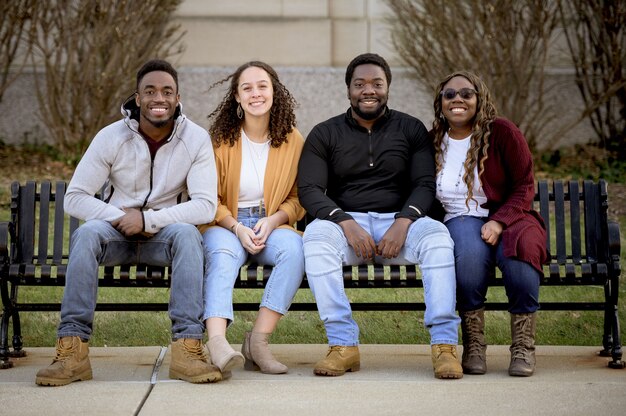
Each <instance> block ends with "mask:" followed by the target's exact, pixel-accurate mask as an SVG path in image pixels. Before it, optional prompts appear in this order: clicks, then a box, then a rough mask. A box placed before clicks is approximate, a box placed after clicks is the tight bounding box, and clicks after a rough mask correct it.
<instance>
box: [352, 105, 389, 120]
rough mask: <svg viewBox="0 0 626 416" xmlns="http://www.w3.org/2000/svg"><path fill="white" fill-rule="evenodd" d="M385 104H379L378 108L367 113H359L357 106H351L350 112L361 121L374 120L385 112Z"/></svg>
mask: <svg viewBox="0 0 626 416" xmlns="http://www.w3.org/2000/svg"><path fill="white" fill-rule="evenodd" d="M386 104H387V103H386V102H381V103H380V106H379V107H378V108H377V109H375V110H374V111H368V112H364V111H361V109H360V108H359V106H358V105H351V107H352V111H354V112H355V113H356V115H358V116H359V117H361V118H362V119H363V120H368V121H369V120H375V119H377V118H378V117H380V116H381V115H382V114H383V113H384V112H385V107H386V106H387V105H386Z"/></svg>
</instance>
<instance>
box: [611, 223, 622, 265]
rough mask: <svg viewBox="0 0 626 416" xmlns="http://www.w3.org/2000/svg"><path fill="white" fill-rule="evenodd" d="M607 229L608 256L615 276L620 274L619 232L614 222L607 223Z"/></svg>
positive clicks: (617, 224)
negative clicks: (615, 273)
mask: <svg viewBox="0 0 626 416" xmlns="http://www.w3.org/2000/svg"><path fill="white" fill-rule="evenodd" d="M608 229H609V256H610V258H611V262H612V263H613V269H614V270H615V271H616V272H617V275H618V276H619V274H620V269H621V266H620V262H619V260H620V253H621V249H622V246H621V242H620V232H619V223H617V222H615V221H609V222H608Z"/></svg>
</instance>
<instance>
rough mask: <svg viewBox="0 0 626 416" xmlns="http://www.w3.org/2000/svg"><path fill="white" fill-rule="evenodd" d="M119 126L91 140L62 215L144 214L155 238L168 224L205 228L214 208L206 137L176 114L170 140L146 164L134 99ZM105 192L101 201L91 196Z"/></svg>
mask: <svg viewBox="0 0 626 416" xmlns="http://www.w3.org/2000/svg"><path fill="white" fill-rule="evenodd" d="M122 114H123V115H124V116H125V118H124V119H123V120H119V121H117V122H115V123H113V124H110V125H108V126H107V127H105V128H103V129H102V130H100V131H99V132H98V134H96V136H95V137H94V139H93V140H92V142H91V144H90V145H89V148H88V149H87V151H86V152H85V154H84V155H83V157H82V159H81V161H80V162H79V163H78V166H77V167H76V170H75V171H74V175H73V177H72V180H71V181H70V184H69V186H68V188H67V192H66V195H65V203H64V208H65V211H66V212H67V213H68V214H70V215H72V216H74V217H76V218H79V219H83V220H87V221H88V220H94V219H99V220H104V221H114V220H116V219H118V218H120V217H122V216H123V215H124V211H122V209H121V208H138V209H141V210H142V211H143V214H144V220H145V228H144V231H145V232H148V233H156V232H158V231H159V230H160V229H162V228H163V227H165V226H166V225H169V224H173V223H188V224H194V225H199V224H206V223H209V222H211V221H213V218H214V216H215V210H216V207H217V174H216V170H215V158H214V155H213V147H212V145H211V140H210V138H209V134H208V132H207V131H206V130H205V129H203V128H202V127H200V126H198V125H197V124H195V123H194V122H192V121H191V120H189V119H188V118H187V117H185V116H184V115H183V113H182V104H179V107H178V108H177V110H176V116H175V117H176V120H175V126H174V130H173V132H172V134H171V135H170V137H169V138H167V139H166V140H167V143H166V144H164V145H163V146H162V147H161V148H160V149H159V150H158V151H157V153H156V155H155V157H154V161H152V160H151V157H150V150H149V149H148V144H147V143H146V142H145V140H144V139H143V137H142V136H141V134H140V133H139V131H138V129H139V123H138V121H137V119H138V108H137V106H136V104H135V101H134V99H130V100H128V101H127V102H126V103H125V104H123V105H122ZM103 186H105V191H104V195H103V198H102V200H101V199H99V198H95V197H94V195H95V194H96V193H97V192H98V191H100V190H101V189H102V188H103Z"/></svg>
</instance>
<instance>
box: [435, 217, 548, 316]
mask: <svg viewBox="0 0 626 416" xmlns="http://www.w3.org/2000/svg"><path fill="white" fill-rule="evenodd" d="M487 221H488V219H487V218H478V217H472V216H469V215H462V216H460V217H455V218H452V219H450V220H448V221H447V222H446V223H445V224H446V227H448V231H450V236H451V237H452V239H453V240H454V257H455V260H456V285H457V306H458V308H459V311H460V312H467V311H473V310H476V309H480V308H482V307H483V306H484V304H485V298H486V296H487V289H488V285H487V283H488V282H487V278H488V277H489V275H490V274H491V271H492V270H493V268H494V266H495V265H496V264H497V265H498V268H499V269H500V270H501V271H502V280H503V283H504V288H505V291H506V295H507V297H508V298H509V312H511V313H533V312H535V311H536V310H537V309H539V280H540V275H539V271H537V270H535V268H534V267H533V266H531V265H530V264H529V263H526V262H524V261H522V260H519V259H516V258H515V257H505V256H504V254H503V248H502V244H501V242H500V243H498V245H497V246H496V247H494V246H491V245H489V244H487V243H485V242H484V241H483V239H482V238H481V237H480V229H481V227H482V226H483V225H484V224H485V222H487Z"/></svg>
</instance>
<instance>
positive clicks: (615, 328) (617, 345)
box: [607, 274, 626, 368]
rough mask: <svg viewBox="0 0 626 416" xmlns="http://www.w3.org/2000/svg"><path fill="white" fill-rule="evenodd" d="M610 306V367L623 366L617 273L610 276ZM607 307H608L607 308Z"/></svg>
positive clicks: (625, 365) (624, 363)
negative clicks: (611, 340)
mask: <svg viewBox="0 0 626 416" xmlns="http://www.w3.org/2000/svg"><path fill="white" fill-rule="evenodd" d="M610 286H611V288H610V308H611V312H612V314H611V321H612V322H611V332H612V333H613V343H612V344H613V345H612V346H611V358H612V360H611V361H609V367H610V368H625V367H626V362H624V361H623V360H622V340H621V336H620V326H619V309H618V303H617V301H618V297H619V274H617V275H615V274H614V275H613V276H611V278H610ZM607 309H608V308H607Z"/></svg>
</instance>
